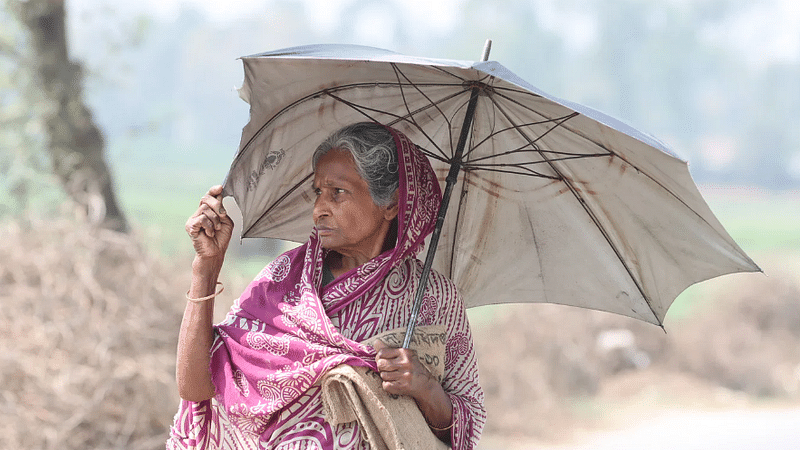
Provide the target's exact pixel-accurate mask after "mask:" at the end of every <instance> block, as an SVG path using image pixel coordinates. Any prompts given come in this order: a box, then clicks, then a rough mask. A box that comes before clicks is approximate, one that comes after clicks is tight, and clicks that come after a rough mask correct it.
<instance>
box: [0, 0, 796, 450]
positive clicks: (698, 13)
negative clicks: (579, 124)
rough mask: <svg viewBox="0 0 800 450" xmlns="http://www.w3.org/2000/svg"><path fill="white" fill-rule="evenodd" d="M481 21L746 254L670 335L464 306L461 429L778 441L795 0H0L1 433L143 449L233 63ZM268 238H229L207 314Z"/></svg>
mask: <svg viewBox="0 0 800 450" xmlns="http://www.w3.org/2000/svg"><path fill="white" fill-rule="evenodd" d="M487 38H490V39H492V40H493V42H494V45H493V48H492V53H491V58H490V59H492V60H497V61H500V62H501V63H502V64H503V65H505V66H506V67H508V68H509V69H511V70H512V71H514V72H515V73H517V74H518V75H520V76H521V77H522V78H524V79H526V80H527V81H528V82H530V83H531V84H533V85H534V86H536V87H538V88H540V89H542V90H544V91H546V92H549V93H551V94H554V95H556V96H558V97H562V98H566V99H569V100H572V101H575V102H578V103H583V104H586V105H589V106H591V107H594V108H596V109H599V110H602V111H604V112H606V113H608V114H611V115H613V116H616V117H618V118H621V119H623V120H625V121H627V122H628V123H630V124H632V125H633V126H635V127H637V128H639V129H642V130H644V131H647V132H649V133H651V134H653V135H655V136H657V137H658V138H660V139H661V140H663V141H665V142H667V143H668V144H669V145H671V146H672V147H673V148H674V150H675V151H676V153H678V154H679V155H681V156H682V157H683V158H684V159H686V160H688V161H689V166H690V170H691V173H692V175H693V177H694V178H695V180H696V181H697V183H698V184H699V185H700V188H701V191H702V192H703V194H704V196H705V198H706V200H707V201H708V203H709V205H710V206H711V208H712V210H713V211H714V212H715V213H716V214H717V216H718V218H719V219H720V221H721V222H722V223H723V225H724V226H725V227H726V228H727V230H728V231H729V232H730V234H731V235H732V236H733V237H734V239H736V240H737V242H738V243H739V244H740V246H741V247H742V248H743V249H744V250H745V251H747V252H748V254H749V255H750V256H751V257H752V258H753V259H754V260H755V261H756V262H757V263H758V264H759V265H760V266H761V267H762V269H763V270H764V272H765V274H749V275H735V276H734V275H732V276H727V277H722V278H719V279H715V280H711V281H709V282H705V283H701V284H700V285H696V286H693V287H691V288H690V289H688V290H687V291H686V292H684V293H683V294H682V295H681V296H680V297H679V298H678V299H677V300H676V302H675V304H674V305H673V307H672V309H671V310H670V312H669V313H668V314H667V318H666V322H665V328H666V333H665V332H664V331H662V330H661V329H660V328H657V327H654V326H652V325H647V324H643V323H638V322H634V321H633V320H632V319H626V318H622V317H617V316H613V315H610V314H604V313H597V312H591V311H583V310H578V309H575V308H567V307H560V306H555V305H526V306H500V307H481V308H477V309H475V310H471V311H470V318H471V322H472V325H473V328H474V332H475V339H476V347H477V350H478V353H479V359H480V367H481V381H482V384H483V386H484V389H485V390H486V394H487V408H488V412H489V422H488V423H487V426H486V430H485V433H484V439H483V440H482V442H481V447H480V448H482V449H486V450H488V449H501V448H518V449H523V448H525V449H528V448H531V449H533V448H540V449H550V448H562V449H568V448H584V449H591V448H597V449H601V448H616V449H620V448H623V449H624V448H638V449H641V448H645V449H657V448H670V449H688V448H692V449H701V448H717V447H720V448H721V447H723V446H724V447H725V448H729V449H761V448H772V449H790V448H792V449H793V448H797V442H800V436H799V434H800V431H798V430H799V429H800V427H798V426H797V425H798V424H800V293H799V291H798V268H800V191H799V190H798V187H800V4H798V3H796V2H794V0H770V1H761V2H751V1H745V0H705V1H703V0H659V1H640V0H593V1H575V0H560V1H555V0H529V1H522V0H495V1H492V2H487V1H484V2H477V1H474V0H439V1H436V2H431V1H421V0H404V1H399V0H392V1H376V0H327V1H323V0H240V1H238V2H234V3H230V4H229V3H226V2H214V1H210V0H183V1H177V0H140V1H138V2H115V1H111V0H64V1H63V2H62V1H57V0H27V1H19V0H1V3H0V67H1V68H2V70H0V299H2V305H3V307H2V308H0V394H2V395H0V448H20V449H40V448H41V449H45V448H47V449H49V448H65V449H86V448H98V449H100V448H102V449H106V448H115V449H151V448H163V443H164V440H165V439H166V434H167V432H168V427H169V426H170V424H171V422H172V416H173V414H174V413H175V411H176V409H177V404H178V398H177V393H176V389H175V386H174V369H175V367H174V365H175V362H174V353H175V346H176V341H177V334H178V328H179V324H180V317H181V314H182V309H183V304H184V300H183V294H184V292H185V290H186V288H187V286H188V280H189V269H190V263H191V258H192V250H191V245H190V243H189V240H188V238H186V237H185V232H184V231H183V224H184V223H185V221H186V218H187V217H188V216H189V215H190V214H192V213H193V211H194V210H195V208H196V205H197V201H198V199H199V198H200V197H201V196H202V195H203V194H204V193H205V192H206V190H207V188H208V187H209V186H211V185H213V184H219V183H221V182H222V181H223V178H224V176H225V174H226V172H227V168H228V166H229V164H230V162H231V159H232V157H233V155H234V153H235V151H236V149H237V146H238V144H239V135H240V131H241V128H242V127H243V126H244V124H245V123H246V121H247V119H248V107H247V105H246V104H245V103H244V102H242V101H241V100H240V99H239V98H238V94H237V92H236V89H235V88H236V87H237V86H239V85H240V84H241V81H242V68H241V63H240V62H239V61H237V60H236V58H237V57H239V56H245V55H250V54H254V53H259V52H262V51H266V50H275V49H279V48H284V47H289V46H295V45H303V44H312V43H355V44H363V45H370V46H375V47H381V48H387V49H390V50H395V51H398V52H401V53H406V54H411V55H417V56H429V57H436V58H449V59H463V60H477V59H479V57H480V52H481V50H482V48H483V44H484V41H485V40H486V39H487ZM229 209H235V206H233V205H232V206H231V208H229ZM286 248H287V246H286V244H285V243H281V242H276V241H267V240H258V241H251V240H247V241H244V242H242V243H241V244H239V243H237V242H236V241H234V242H233V243H232V245H231V248H230V249H229V257H228V260H227V261H226V269H225V270H224V273H223V276H222V281H223V282H224V283H225V285H226V286H227V289H226V293H225V296H223V297H222V298H221V300H219V301H218V305H217V307H218V313H219V315H220V318H221V317H222V315H223V314H224V312H225V310H227V308H228V307H229V306H230V303H231V301H232V299H233V296H235V295H236V294H237V293H238V292H240V291H241V290H242V289H243V288H244V286H246V284H247V283H248V282H249V280H250V279H252V278H253V277H254V276H255V275H256V274H257V273H258V271H259V270H260V269H261V267H263V266H264V265H265V264H266V263H267V262H269V261H270V260H271V259H272V258H274V257H275V256H276V255H277V253H278V252H280V251H282V250H284V249H286Z"/></svg>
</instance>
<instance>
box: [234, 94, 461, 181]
mask: <svg viewBox="0 0 800 450" xmlns="http://www.w3.org/2000/svg"><path fill="white" fill-rule="evenodd" d="M396 84H397V83H388V82H369V83H351V84H346V85H342V86H337V87H335V88H329V89H324V90H320V91H315V92H313V93H311V94H308V95H305V96H303V97H301V98H299V99H297V100H295V101H293V102H292V103H290V104H288V105H286V106H284V107H283V108H281V109H280V111H278V112H276V113H275V114H274V115H273V116H272V117H270V118H269V119H268V120H267V121H266V122H264V124H263V125H262V126H261V127H259V129H258V130H257V131H256V132H254V133H253V136H252V137H251V138H250V139H249V140H248V141H247V143H245V144H244V145H243V146H242V147H241V149H240V150H239V152H237V154H236V156H235V157H234V160H233V163H232V164H231V167H233V165H235V164H236V163H237V162H238V160H239V158H241V157H242V156H243V154H244V150H245V149H247V148H248V147H250V144H252V143H253V141H254V140H256V139H257V138H258V137H259V136H260V135H261V133H262V132H263V131H264V130H265V129H266V128H267V127H268V126H269V125H270V124H271V123H272V122H274V121H275V120H276V119H277V118H279V117H281V116H282V115H283V114H284V113H286V112H287V111H289V110H291V109H292V108H294V107H296V106H297V105H299V104H301V103H304V102H306V101H309V100H313V99H315V98H317V97H319V96H322V95H328V96H331V97H334V96H332V95H331V94H330V93H331V92H338V91H341V90H347V89H353V88H359V87H368V86H372V87H375V86H395V85H396ZM416 85H417V86H431V87H450V86H462V84H461V83H417V84H416ZM456 95H458V94H454V95H453V96H451V97H446V98H445V99H443V100H442V101H444V100H449V99H450V98H453V97H455V96H456ZM374 111H376V112H384V111H380V110H374ZM420 111H422V109H421V110H420ZM417 112H419V111H417ZM361 113H362V114H364V113H363V112H361ZM364 115H365V116H366V117H368V118H370V119H372V118H371V117H369V115H367V114H364ZM395 117H396V118H398V119H401V120H402V119H403V118H402V117H399V116H395ZM433 145H436V144H435V143H434V144H433Z"/></svg>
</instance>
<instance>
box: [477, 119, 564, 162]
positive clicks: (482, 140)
mask: <svg viewBox="0 0 800 450" xmlns="http://www.w3.org/2000/svg"><path fill="white" fill-rule="evenodd" d="M564 117H567V116H564ZM560 119H562V118H558V119H545V120H540V121H537V122H529V123H523V124H519V125H515V126H511V127H506V128H503V129H502V130H497V131H494V132H492V133H489V134H488V135H487V136H486V137H485V138H483V139H481V141H480V142H478V143H477V144H475V146H474V147H472V149H471V150H470V151H472V150H474V149H476V148H477V147H480V146H481V145H483V144H484V143H485V142H486V141H489V140H490V139H494V138H495V137H496V136H498V135H500V134H501V133H505V132H507V131H511V130H514V129H516V128H522V127H530V126H534V125H543V124H545V123H548V122H554V121H557V120H560ZM521 148H524V146H523V147H520V149H521ZM513 152H514V151H513V150H512V151H510V152H507V153H509V154H510V153H513ZM501 155H505V153H498V154H497V155H491V156H484V157H482V158H491V157H492V156H501ZM479 159H480V158H479ZM477 160H478V159H475V160H473V161H477Z"/></svg>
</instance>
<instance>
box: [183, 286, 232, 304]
mask: <svg viewBox="0 0 800 450" xmlns="http://www.w3.org/2000/svg"><path fill="white" fill-rule="evenodd" d="M217 284H218V285H220V286H221V287H220V288H219V291H217V292H215V293H213V294H211V295H206V296H205V297H200V298H192V297H189V291H186V300H189V301H190V302H194V303H202V302H204V301H206V300H211V299H212V298H214V297H216V296H218V295H219V294H222V291H224V290H225V286H222V282H221V281H217Z"/></svg>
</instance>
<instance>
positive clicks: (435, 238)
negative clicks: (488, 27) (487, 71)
mask: <svg viewBox="0 0 800 450" xmlns="http://www.w3.org/2000/svg"><path fill="white" fill-rule="evenodd" d="M491 49H492V41H491V40H489V39H487V40H486V44H485V45H484V47H483V56H482V57H481V61H487V60H488V59H489V52H490V51H491ZM482 87H483V84H482V83H475V85H474V86H473V87H472V91H471V92H470V97H469V104H468V105H467V112H466V114H465V115H464V124H463V125H462V126H461V134H460V135H459V137H458V145H456V152H455V154H454V155H453V158H452V159H451V160H450V170H449V171H448V172H447V178H446V179H445V183H446V184H445V187H444V193H443V194H442V203H441V205H440V206H439V214H438V216H437V217H436V228H434V230H433V234H432V235H431V241H430V245H429V246H428V253H427V255H426V256H425V264H424V265H423V266H422V275H420V280H419V286H417V293H416V295H415V296H414V305H413V306H412V308H411V317H410V318H409V319H408V327H407V328H406V336H405V339H404V340H403V348H408V347H409V345H411V338H412V337H413V336H414V329H415V328H416V326H417V316H418V315H419V309H420V307H421V306H422V298H423V297H424V295H425V287H426V286H427V284H428V277H429V275H430V273H431V266H432V265H433V257H434V255H435V254H436V247H437V246H438V244H439V236H440V235H441V234H442V228H443V227H444V217H445V215H446V214H447V206H448V205H449V204H450V196H451V194H452V193H453V187H455V185H456V181H458V174H459V172H460V171H461V164H462V161H461V158H462V157H463V156H464V147H465V146H466V145H467V139H468V138H469V132H470V129H471V128H472V119H473V118H474V117H475V107H476V106H477V105H478V97H479V96H480V92H481V89H482Z"/></svg>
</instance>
